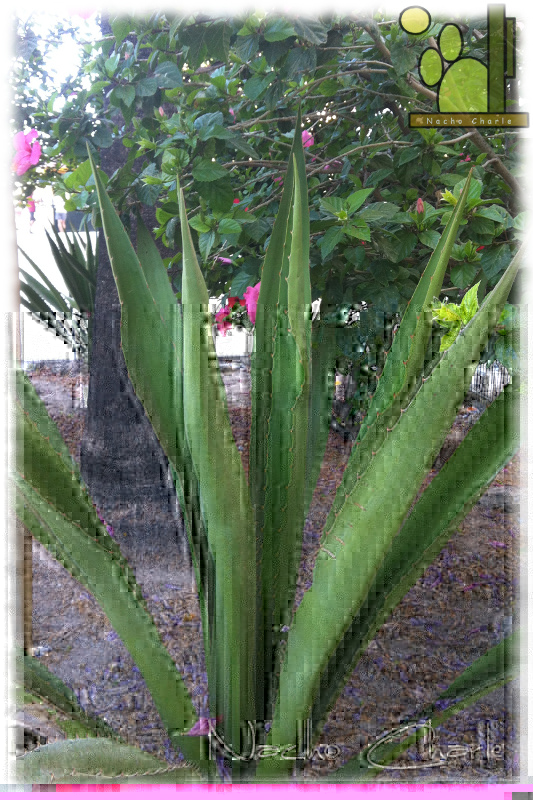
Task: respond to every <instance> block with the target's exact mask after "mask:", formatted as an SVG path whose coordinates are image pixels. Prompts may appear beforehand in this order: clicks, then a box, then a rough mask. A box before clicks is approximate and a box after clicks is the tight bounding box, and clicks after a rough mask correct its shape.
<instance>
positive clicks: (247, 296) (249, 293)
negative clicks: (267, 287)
mask: <svg viewBox="0 0 533 800" xmlns="http://www.w3.org/2000/svg"><path fill="white" fill-rule="evenodd" d="M260 288H261V281H259V283H256V285H255V286H249V287H248V288H247V289H246V291H245V293H244V300H245V302H246V311H247V312H248V316H249V317H250V322H251V323H252V325H255V314H256V311H257V299H258V297H259V289H260Z"/></svg>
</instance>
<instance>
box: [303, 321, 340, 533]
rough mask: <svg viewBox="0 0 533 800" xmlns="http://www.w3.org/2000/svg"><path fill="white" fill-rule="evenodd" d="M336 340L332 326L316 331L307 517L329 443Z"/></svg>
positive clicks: (310, 422)
mask: <svg viewBox="0 0 533 800" xmlns="http://www.w3.org/2000/svg"><path fill="white" fill-rule="evenodd" d="M335 340H336V332H335V328H334V327H333V326H332V325H318V327H317V328H315V329H313V342H312V345H311V351H312V359H313V360H312V369H311V386H310V401H309V434H308V437H307V462H306V481H305V485H306V488H305V491H306V495H305V511H304V515H305V517H307V514H308V512H309V507H310V505H311V501H312V499H313V493H314V491H315V488H316V484H317V481H318V478H319V475H320V469H321V467H322V459H323V458H324V453H325V452H326V446H327V443H328V436H329V428H330V419H331V405H332V402H333V394H334V386H335V355H336V354H335Z"/></svg>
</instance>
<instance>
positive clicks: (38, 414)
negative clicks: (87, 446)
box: [15, 369, 83, 483]
mask: <svg viewBox="0 0 533 800" xmlns="http://www.w3.org/2000/svg"><path fill="white" fill-rule="evenodd" d="M15 397H16V401H17V403H18V404H19V405H20V407H21V408H23V409H24V413H25V414H27V415H28V417H29V419H30V420H31V422H32V423H33V424H34V425H35V427H36V428H37V430H38V432H39V433H40V434H41V435H42V436H43V437H44V438H45V439H47V440H48V442H49V443H50V445H51V446H52V447H53V449H54V450H55V452H56V453H57V454H58V455H59V456H60V457H61V459H62V460H63V463H64V464H65V466H66V467H67V469H69V470H70V471H71V472H72V473H73V474H74V475H75V476H76V479H77V480H79V481H80V482H81V483H83V481H82V478H81V474H80V471H79V468H78V465H77V464H76V462H75V461H74V459H73V458H72V456H71V455H70V451H69V449H68V447H67V445H66V444H65V440H64V439H63V437H62V436H61V434H60V433H59V430H58V428H57V425H56V424H55V423H54V421H53V420H52V419H51V417H50V415H49V414H48V411H47V409H46V406H45V404H44V403H43V401H42V400H41V398H40V397H39V395H38V394H37V392H36V391H35V387H34V386H33V384H32V382H31V381H30V379H29V378H28V376H27V375H26V374H25V373H24V372H23V371H22V370H21V369H17V370H16V371H15Z"/></svg>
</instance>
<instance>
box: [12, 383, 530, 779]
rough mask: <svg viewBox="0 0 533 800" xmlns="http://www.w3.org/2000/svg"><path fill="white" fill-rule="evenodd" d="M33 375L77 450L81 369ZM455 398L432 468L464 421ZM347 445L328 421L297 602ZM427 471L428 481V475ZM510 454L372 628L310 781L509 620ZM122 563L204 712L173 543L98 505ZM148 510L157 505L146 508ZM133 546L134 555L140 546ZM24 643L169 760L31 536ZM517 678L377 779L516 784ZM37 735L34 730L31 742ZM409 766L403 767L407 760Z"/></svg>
mask: <svg viewBox="0 0 533 800" xmlns="http://www.w3.org/2000/svg"><path fill="white" fill-rule="evenodd" d="M30 377H31V379H32V382H33V384H34V386H35V387H36V389H37V391H38V392H39V394H40V395H41V397H42V399H43V401H44V402H45V404H46V405H47V407H48V409H49V412H50V414H51V416H52V417H53V419H54V420H55V421H56V423H57V425H58V427H59V429H60V431H61V433H62V435H63V436H64V438H65V440H66V442H67V445H68V447H69V449H70V452H71V453H72V455H73V456H74V458H79V443H80V439H81V435H82V432H83V426H84V420H85V414H86V411H85V410H84V409H83V408H80V381H81V382H82V383H85V384H86V380H87V379H86V377H85V376H81V378H80V376H79V375H73V374H70V373H69V372H67V373H66V374H61V375H58V374H56V372H54V371H52V370H50V369H47V368H40V369H36V370H34V371H33V373H31V374H30ZM224 381H225V383H226V388H227V392H228V399H229V407H230V416H231V420H232V426H233V431H234V436H235V440H236V442H237V446H238V447H239V450H240V451H241V455H242V458H243V463H244V465H245V468H246V469H247V466H248V464H247V460H248V446H249V426H250V408H249V376H246V375H244V376H243V374H242V373H239V372H238V371H237V372H235V373H233V372H231V371H229V372H226V373H225V374H224ZM477 414H478V411H477V410H474V409H472V408H470V409H466V408H463V409H461V414H460V415H459V416H458V418H457V420H456V423H455V425H454V429H453V431H452V435H451V437H450V438H449V440H447V442H446V444H445V447H444V448H443V451H441V456H440V459H438V461H437V463H436V465H435V467H439V466H441V464H442V462H443V461H444V459H445V458H446V457H448V456H449V455H450V453H451V452H452V450H453V448H454V447H455V446H456V445H457V443H458V441H459V440H460V438H462V436H463V435H464V431H465V430H466V428H468V427H469V426H470V425H471V424H473V421H475V418H476V415H477ZM349 451H350V444H349V443H346V442H345V441H344V437H343V435H342V434H339V433H336V432H334V431H331V432H330V436H329V440H328V446H327V450H326V456H325V459H324V463H323V467H322V471H321V474H320V478H319V481H318V485H317V489H316V491H315V495H314V499H313V503H312V506H311V509H310V512H309V516H308V519H307V522H306V526H305V531H304V543H303V555H302V566H301V570H300V575H299V582H298V590H297V603H299V602H300V601H301V598H302V596H303V593H304V591H305V590H306V589H308V588H309V586H310V585H311V580H312V566H313V563H314V559H315V557H316V554H317V551H318V544H319V536H320V532H321V530H322V527H323V524H324V522H325V519H326V516H327V513H328V511H329V508H330V505H331V502H332V500H333V496H334V493H335V490H336V488H337V486H338V485H339V483H340V480H341V477H342V472H343V470H344V467H345V465H346V462H347V460H348V457H349ZM436 471H437V469H436V468H435V469H433V470H432V472H431V474H430V476H428V481H429V480H431V479H432V478H433V477H434V475H435V474H436ZM519 487H520V453H518V454H517V455H516V456H515V457H514V458H513V459H512V461H511V462H510V463H509V464H508V465H507V466H506V467H505V468H504V469H503V470H502V471H501V472H500V473H499V474H498V476H497V478H496V479H495V481H494V483H493V485H492V486H491V489H490V490H489V492H488V493H487V495H486V496H485V497H484V498H482V499H481V501H480V502H479V503H478V504H477V505H476V506H475V507H474V508H473V509H472V511H471V512H470V514H469V515H468V516H467V517H466V518H465V520H464V522H463V523H462V524H461V525H460V526H459V528H458V529H457V532H456V533H454V534H453V535H452V537H451V538H450V540H449V542H448V544H447V546H446V547H445V548H444V549H443V550H442V552H441V553H440V555H439V556H438V558H437V559H436V560H435V562H434V563H433V564H432V565H431V566H430V567H429V568H428V569H427V570H426V572H425V573H424V575H423V576H422V577H421V578H420V579H419V580H418V582H417V583H416V585H415V586H414V587H413V588H412V589H411V590H410V591H409V592H408V593H407V595H406V596H405V597H404V599H403V600H402V602H401V603H400V605H399V606H398V607H397V608H396V609H395V611H394V612H393V613H392V614H391V616H390V618H389V620H388V622H387V623H386V624H385V625H383V627H382V628H381V630H380V631H379V634H378V635H377V636H376V638H375V640H374V641H373V642H371V644H370V646H369V647H368V650H367V652H366V654H365V655H364V656H363V658H362V659H361V660H360V661H359V663H358V665H357V668H356V669H355V670H354V672H353V674H352V676H351V678H350V680H349V681H348V683H347V685H346V687H345V689H344V692H343V693H342V695H341V696H340V697H339V699H338V701H337V703H336V705H335V707H334V708H333V710H332V712H331V713H330V716H329V718H328V722H327V724H326V726H325V728H324V731H323V733H322V735H321V743H324V744H326V743H327V744H335V745H336V747H337V748H338V753H339V755H338V756H337V758H336V759H334V760H333V761H327V760H323V759H321V758H320V757H318V756H315V758H313V759H312V761H311V762H310V764H309V766H308V768H307V770H306V774H307V775H308V776H309V777H310V778H311V779H316V780H317V781H319V780H320V776H321V775H323V774H324V773H325V772H330V771H331V770H332V769H335V768H336V767H338V766H340V765H341V764H342V763H344V762H345V761H347V760H348V758H349V757H351V756H353V755H355V754H356V753H357V752H358V751H359V750H360V748H362V747H365V746H366V745H367V744H368V743H370V742H373V741H377V739H379V738H380V737H381V736H383V735H384V734H385V733H387V732H389V731H391V730H393V729H395V728H397V727H399V726H400V725H401V722H402V721H403V720H405V719H407V718H411V717H413V716H416V713H417V711H419V710H420V709H421V708H422V707H423V706H424V705H425V704H426V703H428V702H430V701H432V700H433V699H434V698H435V696H436V695H437V693H438V692H439V691H441V690H443V689H444V688H446V687H447V686H448V685H449V684H450V683H451V682H452V681H453V679H454V678H455V677H456V676H457V675H458V674H459V673H460V672H461V671H462V670H464V669H465V668H466V666H467V665H469V664H470V663H472V662H473V661H474V660H475V659H476V658H477V657H479V656H480V655H481V654H482V653H483V652H485V651H486V650H487V649H488V648H489V647H492V646H494V645H495V644H497V643H498V642H499V641H501V640H502V638H504V636H505V635H508V633H509V632H510V631H511V629H513V628H514V627H515V626H516V625H517V624H518V618H517V615H518V607H519V604H518V596H517V589H518V575H519V566H520V535H519V525H520V523H521V519H520V511H519V494H520V492H519ZM102 511H103V513H104V516H105V518H106V521H107V522H109V523H110V524H112V525H113V528H114V535H115V538H116V539H117V541H119V543H120V545H121V548H122V549H123V551H124V554H125V555H126V557H127V558H128V559H129V560H130V563H132V565H133V567H134V570H135V574H136V577H137V581H138V583H139V584H140V585H141V587H142V589H143V594H144V595H145V597H146V600H147V604H148V607H149V610H150V612H151V613H152V615H153V617H154V620H155V623H156V625H157V627H158V629H159V632H160V635H161V638H162V640H163V642H164V643H165V645H166V647H167V648H168V650H169V652H170V654H171V656H172V657H173V659H174V661H175V663H176V665H177V667H178V669H179V670H180V672H181V674H182V675H183V677H184V680H185V683H186V685H187V688H188V690H189V691H190V694H191V697H192V700H193V703H194V705H195V708H196V710H197V712H198V714H199V715H201V716H208V714H207V709H208V703H207V699H208V698H207V675H206V671H205V659H204V653H203V645H202V638H201V630H200V613H199V606H198V602H197V597H196V589H195V583H194V577H193V576H192V574H191V571H190V569H189V568H188V566H187V564H186V561H184V559H183V557H182V553H180V549H179V547H178V545H177V544H176V547H175V549H174V550H172V549H171V548H169V547H165V548H164V549H162V548H161V549H160V551H159V552H157V548H154V549H153V550H151V551H150V553H149V557H148V556H147V555H146V550H145V551H144V554H142V553H141V551H140V550H139V549H138V548H133V547H131V546H129V545H128V536H129V531H128V525H127V524H126V523H127V520H128V519H129V520H131V510H130V516H128V514H127V513H124V512H121V510H120V509H105V508H104V509H102ZM154 513H157V511H156V510H155V512H154ZM140 554H141V555H140ZM33 643H34V648H35V654H36V655H37V656H38V657H39V658H40V659H41V660H42V662H43V663H44V664H46V666H47V667H48V668H49V669H50V670H51V671H52V672H54V673H55V674H57V675H58V676H59V677H60V678H61V679H62V680H63V681H64V682H65V683H66V684H67V685H68V686H69V687H71V688H72V689H73V690H74V691H75V693H76V694H77V696H78V698H79V701H80V704H81V705H82V707H83V708H84V709H85V710H87V711H88V712H90V713H92V714H96V715H99V716H101V717H103V718H105V719H106V720H107V722H108V723H109V724H110V725H111V726H112V727H113V728H114V729H115V730H116V731H118V732H119V733H120V734H121V735H122V737H123V738H124V740H125V741H127V742H129V743H131V744H134V745H136V746H138V747H141V748H142V749H143V750H146V751H148V752H151V753H153V754H154V755H157V756H159V757H160V758H163V759H165V760H166V761H167V762H168V763H169V764H179V763H180V762H181V761H182V760H183V758H182V756H181V754H179V753H176V752H175V751H173V750H172V748H171V747H170V742H169V740H168V738H167V737H166V733H165V730H164V728H163V726H162V723H161V720H160V718H159V715H158V713H157V711H156V709H155V708H154V706H153V702H152V699H151V696H150V694H149V693H148V691H147V689H146V686H145V684H144V681H143V679H142V677H141V675H140V674H139V671H138V669H137V667H136V666H135V665H134V662H133V660H132V659H131V656H130V655H129V653H128V652H127V650H126V649H125V648H124V646H123V644H122V642H121V641H120V639H119V638H118V636H117V634H116V633H115V632H114V631H113V629H112V627H111V625H110V623H109V621H108V620H107V618H106V616H105V614H104V613H103V612H102V611H101V609H100V608H99V606H98V605H97V603H96V602H95V601H94V599H93V598H92V596H91V595H90V594H89V593H88V591H87V590H85V588H84V587H83V586H81V585H80V584H79V583H78V582H77V581H76V580H75V579H74V578H72V577H71V576H70V574H69V573H68V572H67V571H66V570H65V569H64V568H63V567H62V566H61V564H59V563H58V562H57V561H55V560H54V559H53V558H52V557H51V556H50V555H49V554H48V552H47V551H46V550H45V548H44V547H42V546H41V545H40V544H39V543H38V542H34V547H33ZM517 697H518V681H513V682H511V683H509V684H507V686H506V687H504V688H501V689H498V690H496V691H494V692H492V693H491V694H490V695H487V696H486V697H484V698H483V699H481V700H480V701H478V702H477V703H476V704H474V705H473V706H471V707H470V708H468V709H465V710H464V711H462V712H460V713H459V714H457V715H456V716H454V717H452V718H451V719H450V720H449V721H448V722H447V724H445V725H443V726H441V727H439V728H437V729H436V730H435V736H436V738H435V740H434V747H437V748H440V753H441V761H442V766H440V767H431V768H427V767H426V768H420V765H419V764H416V767H417V769H416V771H414V772H413V764H414V762H415V761H416V760H417V759H418V756H417V754H416V752H415V751H414V749H413V751H409V753H408V755H407V756H406V757H405V758H404V759H403V760H402V761H401V762H400V761H399V762H397V764H396V766H397V767H400V768H396V769H386V770H383V772H382V773H381V775H380V777H379V778H378V780H377V781H376V780H374V781H372V782H383V783H400V782H406V783H417V782H418V783H513V782H516V781H518V779H519V777H518V776H519V771H518V744H519V743H518V728H519V719H518V709H517V705H518V703H517ZM23 716H24V717H25V722H26V725H27V726H29V727H31V728H32V730H33V731H34V733H36V734H37V735H41V736H42V737H45V739H46V741H48V742H52V741H55V740H57V739H61V738H65V732H64V730H63V729H62V726H61V715H57V714H53V713H52V712H50V711H47V710H46V709H45V708H44V707H43V706H37V705H36V704H27V705H26V706H25V707H24V714H23ZM41 742H44V739H41ZM406 766H409V767H410V769H405V767H406Z"/></svg>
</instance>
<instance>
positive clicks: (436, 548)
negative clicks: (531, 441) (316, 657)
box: [311, 384, 519, 744]
mask: <svg viewBox="0 0 533 800" xmlns="http://www.w3.org/2000/svg"><path fill="white" fill-rule="evenodd" d="M517 395H518V393H517V391H516V389H515V387H514V385H511V384H509V385H508V386H506V387H505V389H504V391H503V392H502V393H501V394H500V395H499V396H498V398H497V399H496V400H495V401H494V402H493V403H492V404H491V405H490V406H489V407H488V408H487V410H486V411H485V412H484V414H482V416H481V418H480V419H479V420H478V422H477V423H476V424H475V425H474V427H473V428H472V429H471V430H470V431H469V433H468V434H467V436H466V437H465V438H464V439H463V441H462V442H461V444H460V445H459V447H458V448H457V449H456V451H455V452H454V454H453V455H452V457H451V458H450V459H449V460H448V461H447V462H446V463H445V465H444V466H443V468H442V469H441V470H440V472H439V474H438V475H436V476H435V478H434V479H433V481H432V482H431V484H430V485H429V486H428V487H427V489H426V490H425V492H424V493H423V495H422V497H421V498H420V499H419V501H418V503H417V504H416V505H415V506H414V508H413V510H412V512H411V513H410V516H409V517H408V518H407V520H406V521H405V523H404V525H403V527H402V529H401V531H400V533H399V534H398V536H396V538H395V539H394V541H393V543H392V547H391V549H390V550H389V551H388V553H387V554H386V556H385V559H384V561H383V563H382V564H381V566H380V568H379V570H378V572H377V573H376V576H375V578H374V580H373V582H372V584H371V586H370V588H369V590H368V593H367V596H366V599H365V600H364V601H363V602H362V603H361V607H360V609H359V612H358V613H357V614H356V615H355V616H354V618H353V620H352V622H351V624H350V626H349V628H348V630H347V631H346V633H345V635H344V637H343V638H342V640H341V642H340V643H339V644H338V646H337V648H336V650H335V651H334V653H333V655H332V656H331V658H330V660H329V663H328V667H327V670H325V672H324V674H323V675H322V678H321V681H320V692H319V693H318V695H317V698H316V700H315V702H314V705H313V710H312V714H311V729H312V732H313V741H312V744H314V742H315V741H316V740H317V739H318V736H319V735H320V732H321V728H322V725H323V723H324V722H325V718H326V715H327V713H328V711H329V709H330V708H331V706H332V705H333V704H334V703H335V701H336V699H337V697H338V696H339V694H340V693H341V692H342V689H343V687H344V684H345V682H346V680H347V678H348V677H349V675H350V674H351V673H352V672H353V669H354V668H355V665H356V663H357V660H358V659H359V657H360V655H361V654H362V653H363V652H364V651H365V650H366V648H367V646H368V643H369V642H370V641H371V640H372V639H373V637H374V636H375V634H376V632H377V631H378V630H379V628H380V627H381V625H382V624H383V623H384V622H385V621H386V619H387V618H388V616H389V614H390V612H391V611H392V610H393V609H394V608H395V607H396V606H397V605H398V603H399V602H400V601H401V599H402V598H403V597H404V596H405V595H406V594H407V592H408V591H409V589H410V588H411V587H412V586H414V584H415V583H416V581H417V580H418V578H419V577H421V575H422V574H423V573H424V570H425V569H426V568H427V567H428V566H429V565H430V564H432V563H433V561H434V559H435V558H436V556H437V555H438V553H439V552H440V551H441V550H442V548H443V547H444V546H445V545H446V543H447V541H448V540H449V538H450V537H451V536H452V534H453V533H454V531H455V529H456V527H457V525H458V524H459V523H460V522H461V520H462V519H463V518H464V517H465V516H466V514H467V513H468V512H469V511H470V509H471V508H472V507H473V505H474V504H475V503H476V502H477V501H478V499H479V497H480V496H481V495H482V494H483V493H484V491H485V490H486V488H488V486H490V484H491V483H492V481H493V480H494V478H495V477H496V475H497V474H498V473H499V472H500V470H501V469H503V467H504V466H505V464H506V463H508V461H509V460H510V459H511V458H512V456H513V455H514V453H516V451H517V450H518V447H519V426H518V425H517V421H516V411H517V406H518V396H517ZM436 508H438V509H439V513H438V514H436V513H435V509H436Z"/></svg>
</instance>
